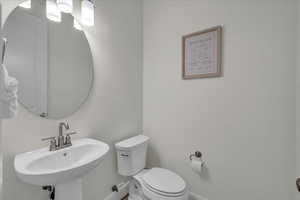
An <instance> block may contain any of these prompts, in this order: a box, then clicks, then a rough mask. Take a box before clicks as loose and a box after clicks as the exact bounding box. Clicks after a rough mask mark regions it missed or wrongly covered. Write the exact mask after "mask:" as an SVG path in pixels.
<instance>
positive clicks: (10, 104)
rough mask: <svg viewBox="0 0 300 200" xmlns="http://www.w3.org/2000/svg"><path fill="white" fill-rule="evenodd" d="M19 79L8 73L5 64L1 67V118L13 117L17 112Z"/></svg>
mask: <svg viewBox="0 0 300 200" xmlns="http://www.w3.org/2000/svg"><path fill="white" fill-rule="evenodd" d="M17 92H18V81H17V80H16V79H15V78H13V77H10V76H9V75H8V72H7V69H6V67H5V65H3V64H2V65H1V67H0V119H5V118H13V117H15V116H16V114H17V106H18V96H17Z"/></svg>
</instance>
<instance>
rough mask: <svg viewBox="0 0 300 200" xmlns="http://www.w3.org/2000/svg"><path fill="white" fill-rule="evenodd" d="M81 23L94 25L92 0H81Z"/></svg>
mask: <svg viewBox="0 0 300 200" xmlns="http://www.w3.org/2000/svg"><path fill="white" fill-rule="evenodd" d="M81 23H82V24H83V25H85V26H94V4H93V2H91V1H90V0H83V1H82V2H81Z"/></svg>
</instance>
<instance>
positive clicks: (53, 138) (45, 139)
mask: <svg viewBox="0 0 300 200" xmlns="http://www.w3.org/2000/svg"><path fill="white" fill-rule="evenodd" d="M47 140H55V137H47V138H42V141H47Z"/></svg>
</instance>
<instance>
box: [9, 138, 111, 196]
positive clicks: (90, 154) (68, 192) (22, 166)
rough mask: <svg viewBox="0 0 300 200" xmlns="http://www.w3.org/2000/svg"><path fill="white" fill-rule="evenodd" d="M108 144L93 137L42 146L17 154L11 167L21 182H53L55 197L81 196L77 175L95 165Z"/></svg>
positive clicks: (49, 183)
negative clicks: (52, 148) (51, 148)
mask: <svg viewBox="0 0 300 200" xmlns="http://www.w3.org/2000/svg"><path fill="white" fill-rule="evenodd" d="M108 151H109V146H108V145H107V144H105V143H103V142H101V141H98V140H94V139H87V138H86V139H79V140H75V141H73V145H72V146H71V147H68V148H65V149H61V150H57V151H49V149H48V148H42V149H38V150H35V151H31V152H27V153H22V154H18V155H17V156H16V157H15V163H14V166H15V171H16V174H17V176H18V177H19V178H20V179H21V180H22V181H24V182H26V183H30V184H33V185H38V186H47V185H54V186H55V200H81V199H82V195H81V193H82V191H81V177H82V176H84V175H85V174H86V173H88V172H89V171H91V170H92V169H94V168H95V167H96V166H98V165H99V164H100V163H101V161H102V160H103V159H104V157H105V155H106V154H107V152H108Z"/></svg>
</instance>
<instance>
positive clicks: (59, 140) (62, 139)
mask: <svg viewBox="0 0 300 200" xmlns="http://www.w3.org/2000/svg"><path fill="white" fill-rule="evenodd" d="M64 128H65V129H66V130H69V129H70V126H69V124H68V123H65V122H61V123H59V134H58V138H57V146H58V148H62V147H63V146H64V143H65V136H64V135H63V131H64Z"/></svg>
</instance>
